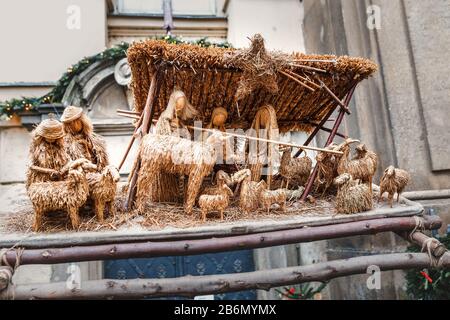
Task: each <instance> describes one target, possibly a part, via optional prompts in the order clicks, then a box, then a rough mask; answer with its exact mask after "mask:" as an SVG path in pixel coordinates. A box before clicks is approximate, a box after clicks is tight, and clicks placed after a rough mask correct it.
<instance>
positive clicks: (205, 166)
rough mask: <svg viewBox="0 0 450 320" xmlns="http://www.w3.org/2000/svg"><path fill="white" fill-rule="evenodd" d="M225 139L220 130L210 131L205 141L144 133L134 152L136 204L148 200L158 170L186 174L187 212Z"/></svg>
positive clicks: (141, 203)
mask: <svg viewBox="0 0 450 320" xmlns="http://www.w3.org/2000/svg"><path fill="white" fill-rule="evenodd" d="M225 139H226V137H225V136H224V135H223V134H222V133H220V132H217V133H213V134H212V135H211V136H209V137H208V138H207V139H206V142H205V143H203V142H201V141H191V140H188V139H183V138H179V137H175V136H164V135H156V134H148V135H146V136H145V138H144V139H143V140H142V143H141V146H140V149H139V154H138V157H140V159H141V163H142V167H141V170H140V172H139V177H138V182H137V188H138V191H137V206H138V207H139V208H142V206H143V205H145V202H146V201H147V200H149V199H148V195H149V194H151V193H152V192H151V190H150V189H151V188H153V187H154V177H155V176H157V174H158V173H160V172H164V173H169V174H181V175H187V176H188V183H187V188H186V197H185V211H186V213H188V214H191V213H192V208H193V206H194V203H195V199H196V198H197V195H198V193H199V190H200V187H201V185H202V182H203V179H204V177H205V176H207V175H208V174H210V173H211V171H212V169H213V167H214V164H215V163H216V158H217V151H218V150H219V148H220V147H221V146H222V143H223V142H224V140H225ZM149 191H150V192H149Z"/></svg>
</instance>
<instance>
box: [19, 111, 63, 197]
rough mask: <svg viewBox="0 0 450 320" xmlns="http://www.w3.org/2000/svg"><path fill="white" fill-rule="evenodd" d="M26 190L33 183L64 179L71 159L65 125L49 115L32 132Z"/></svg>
mask: <svg viewBox="0 0 450 320" xmlns="http://www.w3.org/2000/svg"><path fill="white" fill-rule="evenodd" d="M31 136H32V137H31V144H30V149H29V167H28V171H27V174H26V188H27V189H28V188H29V186H30V185H31V184H32V183H35V182H47V181H58V180H62V179H63V174H64V172H65V171H67V170H66V168H67V167H66V165H67V164H68V162H69V160H70V158H69V157H68V155H67V154H66V150H65V145H64V131H63V125H62V124H61V123H60V122H59V121H58V120H56V119H54V118H53V115H52V114H49V119H47V120H44V121H42V122H41V123H40V124H39V125H38V126H37V127H36V128H35V129H34V130H33V131H32V132H31Z"/></svg>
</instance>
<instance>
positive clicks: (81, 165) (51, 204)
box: [28, 158, 97, 231]
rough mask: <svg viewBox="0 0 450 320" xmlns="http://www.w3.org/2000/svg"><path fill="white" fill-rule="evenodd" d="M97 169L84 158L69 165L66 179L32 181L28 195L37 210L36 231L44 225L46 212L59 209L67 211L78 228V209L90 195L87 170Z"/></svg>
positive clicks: (74, 225) (34, 226)
mask: <svg viewBox="0 0 450 320" xmlns="http://www.w3.org/2000/svg"><path fill="white" fill-rule="evenodd" d="M96 169H97V166H95V165H94V164H92V163H91V162H89V160H86V159H84V158H82V159H78V160H75V161H73V162H72V163H71V164H70V165H69V171H68V176H67V178H66V180H64V181H51V182H36V183H32V184H31V185H30V187H29V188H28V196H29V197H30V199H31V202H32V204H33V208H34V211H35V219H34V225H33V229H34V231H38V230H39V229H40V227H41V226H42V218H43V216H44V214H45V213H47V212H51V211H59V210H64V211H66V212H67V214H68V215H69V217H70V220H71V223H72V228H74V229H75V228H77V227H78V225H79V216H78V215H79V212H78V211H79V209H80V208H81V207H82V206H83V205H84V203H85V202H86V200H87V198H88V195H89V185H88V182H87V179H86V172H87V171H95V170H96Z"/></svg>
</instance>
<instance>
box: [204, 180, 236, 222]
mask: <svg viewBox="0 0 450 320" xmlns="http://www.w3.org/2000/svg"><path fill="white" fill-rule="evenodd" d="M217 191H218V192H219V194H215V195H209V194H203V195H201V196H200V198H199V199H198V206H199V207H200V209H201V211H202V221H203V222H205V221H206V214H207V213H208V212H212V211H219V213H220V220H223V211H224V210H225V209H226V208H227V207H228V204H229V202H230V197H231V196H232V195H233V191H231V189H230V188H229V187H228V186H227V185H226V183H222V185H221V186H219V187H218V190H217Z"/></svg>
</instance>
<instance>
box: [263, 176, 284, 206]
mask: <svg viewBox="0 0 450 320" xmlns="http://www.w3.org/2000/svg"><path fill="white" fill-rule="evenodd" d="M261 186H262V188H261V190H260V194H259V196H260V201H261V205H262V207H263V208H264V209H265V210H267V213H269V211H270V207H271V206H272V204H274V203H276V204H278V205H280V208H281V210H282V211H283V212H284V211H286V196H287V194H286V190H285V189H277V190H268V188H267V184H266V183H265V182H264V181H262V183H261Z"/></svg>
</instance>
